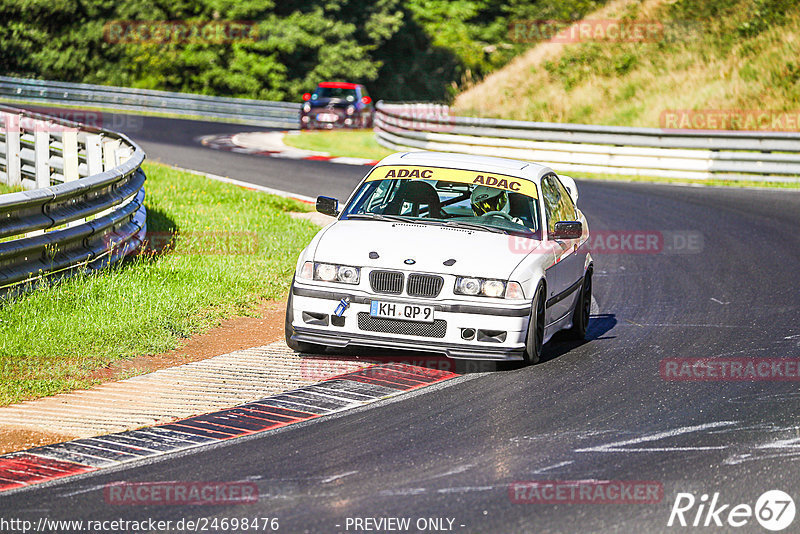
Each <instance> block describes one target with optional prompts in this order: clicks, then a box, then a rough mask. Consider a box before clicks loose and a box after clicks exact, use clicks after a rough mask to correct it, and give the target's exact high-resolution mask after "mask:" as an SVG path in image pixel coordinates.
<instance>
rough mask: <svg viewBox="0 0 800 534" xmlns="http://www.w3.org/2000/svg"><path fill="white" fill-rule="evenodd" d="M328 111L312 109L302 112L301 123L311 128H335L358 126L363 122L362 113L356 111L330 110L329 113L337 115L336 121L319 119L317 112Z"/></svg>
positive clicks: (304, 126) (302, 125)
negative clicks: (347, 113) (352, 112)
mask: <svg viewBox="0 0 800 534" xmlns="http://www.w3.org/2000/svg"><path fill="white" fill-rule="evenodd" d="M320 113H326V110H324V109H322V110H315V109H312V110H311V111H309V112H308V113H301V114H300V125H301V127H303V128H307V129H309V130H319V129H323V130H324V129H333V128H358V127H359V125H360V123H361V115H359V114H358V113H354V114H352V115H346V114H344V113H337V112H330V111H328V112H327V113H328V114H332V115H336V120H335V121H321V120H317V114H320Z"/></svg>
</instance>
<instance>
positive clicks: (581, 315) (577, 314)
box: [568, 270, 592, 340]
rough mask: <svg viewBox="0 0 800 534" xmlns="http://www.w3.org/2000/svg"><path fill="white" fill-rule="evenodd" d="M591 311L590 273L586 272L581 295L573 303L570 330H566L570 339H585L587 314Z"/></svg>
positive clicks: (587, 325) (587, 321)
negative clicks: (573, 308) (573, 309)
mask: <svg viewBox="0 0 800 534" xmlns="http://www.w3.org/2000/svg"><path fill="white" fill-rule="evenodd" d="M591 311H592V271H591V270H589V271H586V275H585V276H584V277H583V284H582V285H581V294H580V296H579V297H578V301H577V302H576V303H575V311H573V312H572V328H570V329H569V330H568V333H569V337H571V338H572V339H579V340H584V339H586V329H587V328H588V327H589V314H590V313H591Z"/></svg>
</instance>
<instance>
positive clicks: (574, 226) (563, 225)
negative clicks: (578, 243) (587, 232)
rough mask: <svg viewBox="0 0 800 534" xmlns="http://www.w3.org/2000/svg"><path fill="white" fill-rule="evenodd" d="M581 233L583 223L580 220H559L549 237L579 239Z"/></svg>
mask: <svg viewBox="0 0 800 534" xmlns="http://www.w3.org/2000/svg"><path fill="white" fill-rule="evenodd" d="M581 235H583V224H582V223H581V222H580V221H559V222H557V223H556V225H555V228H554V229H553V234H552V235H551V236H550V239H579V238H580V237H581Z"/></svg>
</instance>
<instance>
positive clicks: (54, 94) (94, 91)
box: [0, 76, 301, 128]
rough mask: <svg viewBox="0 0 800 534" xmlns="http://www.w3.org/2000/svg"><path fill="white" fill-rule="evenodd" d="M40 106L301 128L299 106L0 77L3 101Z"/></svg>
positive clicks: (285, 103)
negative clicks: (56, 105) (178, 116)
mask: <svg viewBox="0 0 800 534" xmlns="http://www.w3.org/2000/svg"><path fill="white" fill-rule="evenodd" d="M3 97H5V98H7V99H13V100H15V101H21V102H31V103H38V104H67V105H71V106H89V107H100V108H107V109H112V110H115V111H134V112H139V113H147V112H149V113H167V114H171V115H187V116H195V117H209V118H217V119H228V120H235V121H237V122H242V123H246V124H254V125H259V126H272V127H277V128H299V127H300V119H299V117H300V107H301V106H300V104H297V103H292V102H271V101H267V100H250V99H245V98H224V97H215V96H206V95H196V94H190V93H173V92H169V91H154V90H149V89H131V88H127V87H112V86H106V85H89V84H83V83H68V82H53V81H44V80H29V79H23V78H9V77H7V76H0V98H3Z"/></svg>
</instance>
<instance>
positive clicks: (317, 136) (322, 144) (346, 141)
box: [283, 130, 394, 160]
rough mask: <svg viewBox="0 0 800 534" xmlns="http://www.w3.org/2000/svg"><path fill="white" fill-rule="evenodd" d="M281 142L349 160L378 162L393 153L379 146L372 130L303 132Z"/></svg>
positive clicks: (286, 137)
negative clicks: (359, 159)
mask: <svg viewBox="0 0 800 534" xmlns="http://www.w3.org/2000/svg"><path fill="white" fill-rule="evenodd" d="M283 142H284V143H285V144H287V145H289V146H293V147H295V148H302V149H304V150H314V151H317V152H327V153H328V154H330V155H331V156H343V157H350V158H367V159H374V160H379V159H383V158H385V157H386V156H388V155H389V154H391V153H393V152H394V151H392V150H389V149H388V148H384V147H382V146H381V145H379V144H378V142H377V141H375V134H374V133H372V130H312V131H306V130H303V131H301V132H300V133H299V134H296V135H284V136H283Z"/></svg>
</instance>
